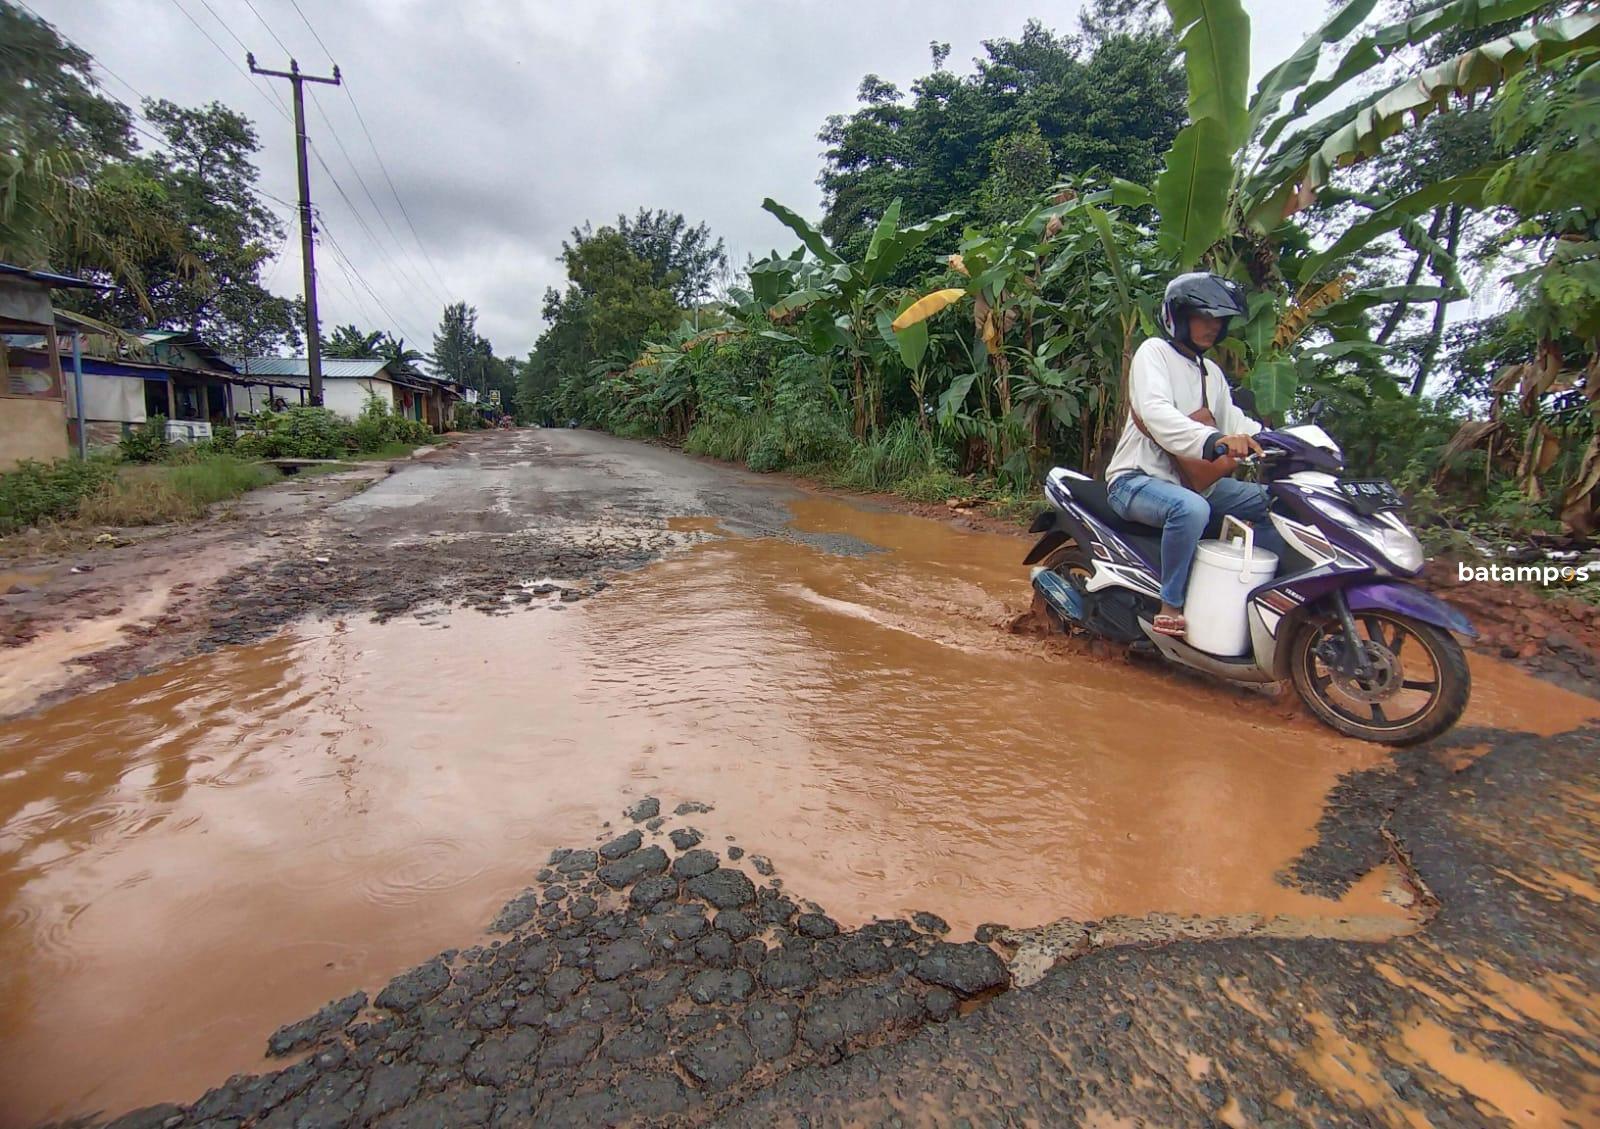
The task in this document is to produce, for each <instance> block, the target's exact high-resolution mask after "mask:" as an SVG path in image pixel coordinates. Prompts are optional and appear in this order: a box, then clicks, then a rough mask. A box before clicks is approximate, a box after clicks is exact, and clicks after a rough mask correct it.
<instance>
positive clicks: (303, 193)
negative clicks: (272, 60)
mask: <svg viewBox="0 0 1600 1129" xmlns="http://www.w3.org/2000/svg"><path fill="white" fill-rule="evenodd" d="M245 61H246V62H248V63H249V64H250V73H251V74H261V75H266V76H267V77H269V78H286V79H288V80H289V82H290V83H291V84H292V85H293V86H294V152H295V160H296V164H297V165H298V167H299V173H300V258H301V263H302V265H303V266H304V267H305V284H306V352H307V357H306V371H307V373H308V375H309V380H310V384H311V404H312V406H313V407H321V406H322V331H321V329H320V328H319V326H318V324H317V264H316V258H315V253H314V247H313V241H312V238H311V234H312V227H311V173H310V170H308V169H307V168H306V102H305V94H304V92H303V87H304V86H305V84H306V83H308V82H324V83H327V84H328V85H329V86H338V85H339V68H338V66H337V65H335V66H334V68H333V77H332V78H321V77H319V76H317V75H309V74H301V73H300V64H299V63H297V62H295V60H293V59H290V60H289V69H288V70H286V71H269V70H267V69H266V68H264V67H258V66H256V57H255V55H253V54H246V55H245Z"/></svg>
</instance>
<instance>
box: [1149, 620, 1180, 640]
mask: <svg viewBox="0 0 1600 1129" xmlns="http://www.w3.org/2000/svg"><path fill="white" fill-rule="evenodd" d="M1150 626H1151V627H1152V628H1154V629H1155V633H1156V634H1157V635H1174V636H1182V635H1183V634H1184V633H1185V632H1186V631H1188V630H1189V621H1188V620H1186V619H1184V618H1183V617H1182V616H1181V615H1158V616H1156V620H1155V622H1154V623H1152V624H1151V625H1150Z"/></svg>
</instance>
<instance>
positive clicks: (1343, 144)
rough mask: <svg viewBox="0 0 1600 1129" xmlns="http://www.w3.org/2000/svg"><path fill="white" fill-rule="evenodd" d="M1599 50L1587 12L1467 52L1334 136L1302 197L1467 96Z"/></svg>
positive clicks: (1593, 19)
mask: <svg viewBox="0 0 1600 1129" xmlns="http://www.w3.org/2000/svg"><path fill="white" fill-rule="evenodd" d="M1596 45H1600V13H1595V12H1584V13H1580V14H1579V15H1575V16H1567V17H1565V18H1563V19H1557V20H1550V21H1548V22H1545V23H1541V24H1536V25H1534V26H1533V27H1530V28H1526V29H1524V30H1522V31H1516V32H1512V33H1511V34H1510V35H1506V36H1502V37H1501V38H1499V39H1495V40H1491V41H1490V42H1488V43H1485V44H1482V45H1481V46H1478V47H1474V48H1473V49H1472V50H1470V51H1465V52H1463V53H1462V54H1460V55H1457V56H1456V57H1455V58H1453V59H1449V60H1447V61H1445V62H1443V63H1441V64H1439V65H1438V66H1436V67H1429V68H1428V69H1427V70H1425V71H1423V72H1422V73H1421V74H1419V75H1416V76H1414V77H1412V78H1408V79H1406V80H1405V81H1403V82H1401V83H1399V84H1398V85H1396V86H1394V87H1393V88H1391V89H1390V90H1389V91H1388V92H1387V93H1385V94H1384V95H1383V96H1382V97H1381V98H1379V99H1378V100H1377V102H1375V103H1373V104H1372V105H1371V106H1370V107H1368V108H1367V109H1365V110H1363V111H1362V112H1361V113H1359V114H1357V115H1356V116H1355V119H1354V120H1353V121H1350V122H1348V123H1347V124H1345V125H1344V126H1342V127H1341V128H1339V129H1336V130H1335V131H1334V132H1333V133H1332V134H1330V135H1329V136H1328V137H1327V139H1326V140H1324V141H1323V143H1322V145H1321V146H1320V147H1319V148H1318V149H1317V151H1316V152H1314V153H1313V154H1312V155H1311V157H1310V159H1309V160H1308V161H1307V162H1306V165H1305V167H1304V169H1303V170H1302V172H1301V174H1300V175H1299V176H1297V177H1296V178H1295V179H1296V180H1297V181H1298V182H1299V184H1300V188H1301V191H1302V192H1306V191H1312V190H1315V189H1318V188H1320V187H1322V186H1323V185H1324V184H1326V183H1328V178H1329V176H1330V175H1331V174H1332V172H1333V170H1334V169H1336V168H1340V167H1342V166H1345V165H1350V164H1354V163H1356V162H1357V161H1360V160H1362V159H1364V158H1366V157H1370V156H1373V155H1374V154H1376V153H1377V152H1378V151H1379V150H1380V149H1382V148H1383V143H1384V141H1386V140H1388V139H1389V138H1390V137H1392V136H1394V135H1395V134H1396V133H1399V132H1400V131H1401V130H1402V129H1404V128H1405V127H1406V126H1407V125H1411V124H1415V123H1417V122H1420V121H1421V120H1422V119H1423V118H1425V117H1427V116H1428V114H1429V113H1431V112H1432V111H1434V110H1437V109H1441V108H1443V107H1444V106H1446V105H1447V104H1448V102H1449V100H1450V98H1451V97H1464V96H1466V95H1468V94H1472V93H1475V92H1476V91H1479V90H1484V89H1487V88H1490V87H1493V86H1497V85H1499V84H1500V83H1501V82H1503V81H1504V80H1505V79H1507V78H1509V77H1510V76H1511V75H1513V74H1516V73H1517V72H1518V71H1520V70H1522V69H1523V68H1524V67H1525V66H1528V65H1530V64H1534V65H1539V64H1544V63H1550V62H1553V61H1555V60H1557V59H1560V58H1562V57H1563V56H1565V55H1568V54H1570V53H1572V52H1574V51H1578V50H1583V49H1586V48H1588V47H1593V46H1596Z"/></svg>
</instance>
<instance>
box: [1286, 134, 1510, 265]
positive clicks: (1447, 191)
mask: <svg viewBox="0 0 1600 1129" xmlns="http://www.w3.org/2000/svg"><path fill="white" fill-rule="evenodd" d="M1499 167H1500V164H1499V163H1498V162H1497V163H1495V164H1491V165H1481V166H1479V167H1478V168H1476V169H1473V170H1472V171H1471V172H1467V173H1462V174H1461V175H1460V176H1453V177H1449V178H1448V179H1445V180H1441V181H1436V182H1435V183H1433V184H1430V185H1428V186H1427V187H1426V188H1419V189H1417V190H1416V191H1415V192H1410V193H1407V194H1406V195H1404V196H1401V197H1399V198H1398V199H1395V200H1391V201H1389V202H1388V203H1387V204H1385V205H1384V206H1383V207H1381V208H1376V209H1374V210H1373V211H1371V212H1369V213H1368V214H1367V215H1366V216H1364V217H1363V218H1361V219H1360V220H1357V221H1356V222H1355V223H1353V224H1351V225H1350V227H1348V228H1347V229H1345V231H1344V233H1343V234H1341V235H1340V236H1339V238H1338V239H1336V240H1334V241H1333V244H1332V245H1331V246H1329V247H1327V248H1326V249H1324V250H1322V251H1318V252H1316V253H1315V254H1312V255H1307V256H1306V257H1305V258H1304V259H1303V260H1302V261H1301V263H1300V278H1301V279H1302V280H1310V279H1312V278H1315V277H1316V275H1317V273H1318V272H1319V271H1321V270H1322V269H1323V268H1324V267H1325V266H1327V265H1328V264H1329V263H1331V262H1335V261H1337V260H1339V259H1341V258H1343V257H1344V256H1346V255H1349V254H1351V253H1353V252H1355V251H1359V250H1360V249H1361V248H1363V247H1365V246H1367V245H1368V244H1369V243H1371V242H1372V241H1373V240H1375V239H1377V238H1378V237H1379V236H1382V235H1386V234H1388V233H1389V232H1391V231H1394V230H1396V229H1398V228H1399V227H1401V226H1402V225H1404V224H1406V223H1409V222H1411V221H1413V220H1415V219H1416V218H1417V217H1418V216H1420V215H1423V214H1424V213H1426V212H1430V211H1432V210H1433V209H1434V208H1437V207H1439V206H1440V205H1442V204H1467V205H1473V206H1476V205H1477V204H1479V203H1481V202H1482V200H1483V192H1484V189H1485V188H1486V187H1487V186H1488V184H1489V180H1490V178H1491V177H1492V176H1493V175H1494V173H1495V171H1496V170H1497V169H1498V168H1499ZM1426 234H1427V233H1426V232H1424V233H1423V235H1424V236H1425V235H1426Z"/></svg>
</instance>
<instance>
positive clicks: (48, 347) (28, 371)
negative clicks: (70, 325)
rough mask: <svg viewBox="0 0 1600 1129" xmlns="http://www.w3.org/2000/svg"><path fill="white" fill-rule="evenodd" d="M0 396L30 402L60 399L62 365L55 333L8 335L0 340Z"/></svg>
mask: <svg viewBox="0 0 1600 1129" xmlns="http://www.w3.org/2000/svg"><path fill="white" fill-rule="evenodd" d="M0 340H3V342H4V345H3V347H0V378H3V379H0V396H11V397H18V398H22V399H29V400H59V399H61V398H62V390H61V364H60V361H59V360H58V359H57V356H56V351H55V349H54V347H53V346H54V345H55V334H54V333H53V332H52V333H50V334H48V335H41V334H36V333H35V334H21V333H7V334H5V335H4V336H3V338H0Z"/></svg>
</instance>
